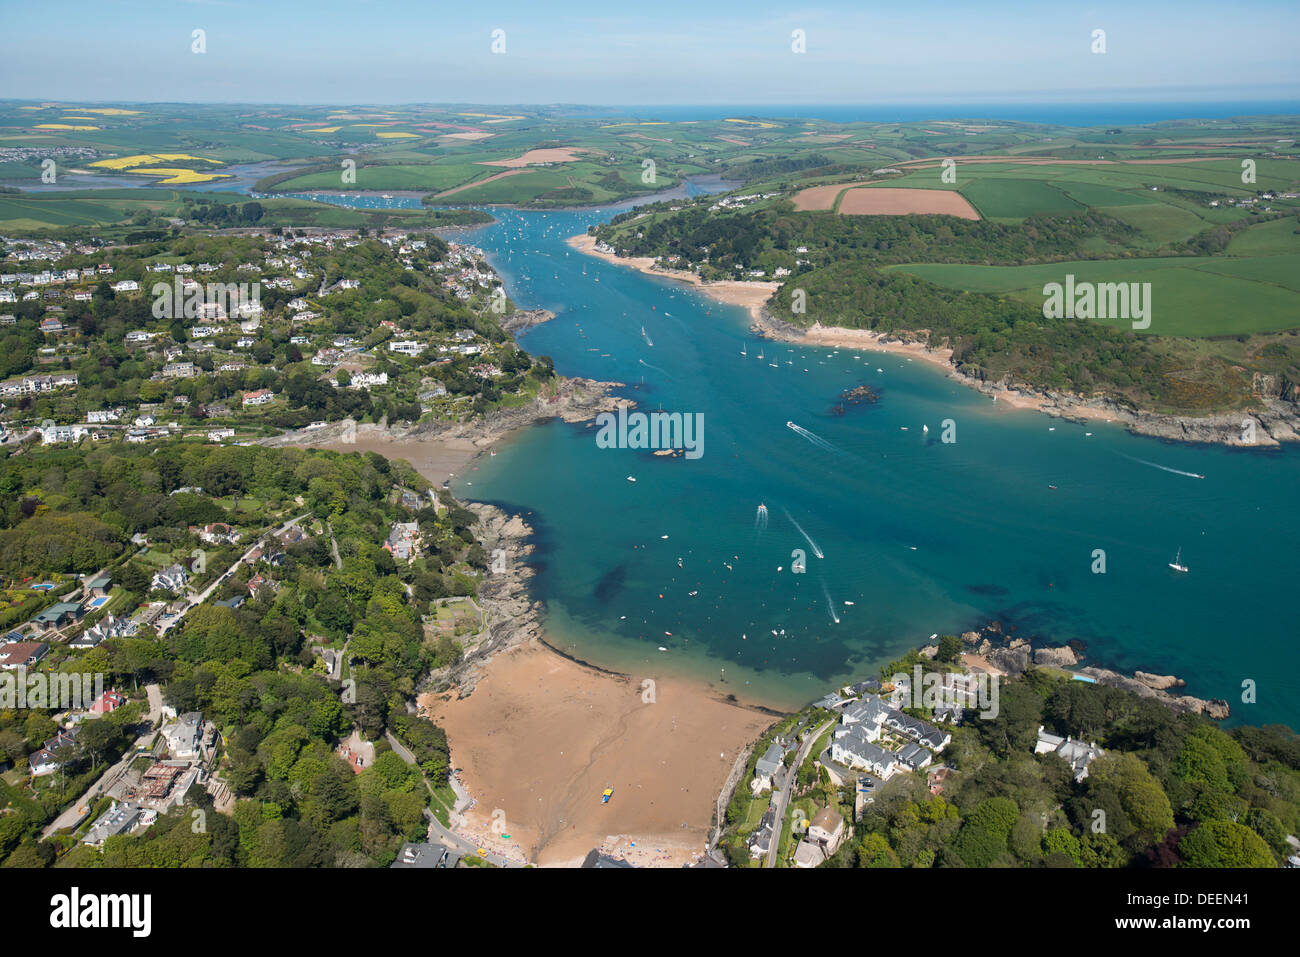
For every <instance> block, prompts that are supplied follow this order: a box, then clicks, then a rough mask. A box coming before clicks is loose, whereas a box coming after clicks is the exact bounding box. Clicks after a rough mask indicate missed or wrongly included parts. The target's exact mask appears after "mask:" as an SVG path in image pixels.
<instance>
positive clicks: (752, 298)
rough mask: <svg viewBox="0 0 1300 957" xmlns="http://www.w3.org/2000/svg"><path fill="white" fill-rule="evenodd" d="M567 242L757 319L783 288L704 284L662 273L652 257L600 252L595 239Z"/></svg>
mask: <svg viewBox="0 0 1300 957" xmlns="http://www.w3.org/2000/svg"><path fill="white" fill-rule="evenodd" d="M565 242H567V243H568V244H569V246H571V247H572V248H574V249H576V250H578V252H580V253H583V254H585V255H587V256H594V257H595V258H597V259H603V260H605V262H607V263H613V264H614V265H616V266H629V267H631V268H632V269H638V270H640V271H641V272H643V273H647V274H648V275H651V276H663V277H664V278H666V279H676V280H679V281H681V282H686V283H690V284H691V285H692V286H696V287H698V288H699V290H700V292H702V293H704V294H705V295H706V296H709V297H710V298H712V299H716V300H718V302H725V303H727V304H729V305H732V306H744V307H745V308H747V309H748V310H749V311H750V314H751V315H754V316H757V315H758V312H759V310H761V309H762V308H763V304H764V303H766V302H767V301H768V300H769V299H771V298H772V293H774V292H776V291H777V290H778V289H780V288H781V284H780V283H779V282H742V281H740V280H735V279H723V280H718V281H716V282H705V281H704V280H702V279H701V278H700V277H699V276H697V275H695V273H693V272H687V271H685V270H684V269H662V268H660V267H659V265H658V264H657V263H656V262H655V261H654V260H653V259H651V258H650V257H649V256H615V255H614V254H613V253H606V252H599V251H597V249H596V237H594V236H589V235H587V234H586V233H583V234H581V235H578V236H570V237H569V238H568V239H567V240H565Z"/></svg>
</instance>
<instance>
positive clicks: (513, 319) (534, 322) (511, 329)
mask: <svg viewBox="0 0 1300 957" xmlns="http://www.w3.org/2000/svg"><path fill="white" fill-rule="evenodd" d="M554 318H555V313H553V312H551V311H550V310H549V309H517V310H515V311H514V312H512V313H511V314H510V315H508V316H506V318H505V319H504V320H503V321H502V323H501V328H502V329H504V330H505V331H506V332H508V333H510V334H511V335H512V336H518V335H519V333H521V332H527V331H528V330H529V329H531V328H532V327H533V326H540V325H541V324H542V323H543V322H550V321H551V320H552V319H554Z"/></svg>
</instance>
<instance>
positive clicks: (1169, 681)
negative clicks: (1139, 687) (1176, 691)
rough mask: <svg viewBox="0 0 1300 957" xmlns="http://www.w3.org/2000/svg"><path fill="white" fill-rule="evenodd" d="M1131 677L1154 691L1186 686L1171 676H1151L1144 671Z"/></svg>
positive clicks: (1179, 679)
mask: <svg viewBox="0 0 1300 957" xmlns="http://www.w3.org/2000/svg"><path fill="white" fill-rule="evenodd" d="M1133 677H1134V678H1136V679H1137V680H1138V681H1140V682H1142V683H1143V684H1144V685H1146V686H1147V687H1148V688H1151V689H1153V690H1155V691H1167V690H1168V689H1170V688H1181V687H1182V686H1183V685H1185V684H1187V682H1186V681H1184V680H1183V679H1182V678H1177V677H1175V676H1173V675H1153V674H1148V673H1147V672H1145V671H1135V672H1133Z"/></svg>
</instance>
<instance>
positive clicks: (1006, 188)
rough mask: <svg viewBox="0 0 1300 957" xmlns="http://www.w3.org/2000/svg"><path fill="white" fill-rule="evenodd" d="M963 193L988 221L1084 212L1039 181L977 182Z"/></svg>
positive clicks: (1003, 180) (1061, 194) (963, 190)
mask: <svg viewBox="0 0 1300 957" xmlns="http://www.w3.org/2000/svg"><path fill="white" fill-rule="evenodd" d="M960 192H961V194H962V195H963V196H965V197H966V198H967V199H969V200H970V201H971V205H973V206H974V207H975V208H976V209H977V210H979V214H980V215H981V216H983V217H984V218H986V219H1024V218H1025V217H1026V216H1033V215H1034V214H1035V213H1071V212H1075V211H1077V210H1081V209H1083V205H1081V204H1080V203H1076V202H1075V201H1074V200H1072V199H1070V197H1069V196H1067V195H1065V193H1063V192H1061V191H1060V190H1059V189H1056V188H1055V187H1053V186H1052V185H1050V184H1049V183H1046V182H1043V181H1042V180H1037V179H995V178H992V177H989V178H986V179H977V180H975V181H974V182H972V183H969V184H968V185H966V186H963V187H962V188H961V191H960Z"/></svg>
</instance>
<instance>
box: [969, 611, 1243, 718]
mask: <svg viewBox="0 0 1300 957" xmlns="http://www.w3.org/2000/svg"><path fill="white" fill-rule="evenodd" d="M1014 631H1015V626H1014V625H1013V626H1010V627H1008V628H1006V629H1004V628H1003V626H1002V623H1001V622H998V621H992V622H989V623H988V624H986V625H985V626H984V627H983V628H981V629H980V630H979V631H968V632H965V633H963V634H962V636H961V639H962V643H963V644H965V645H967V646H973V647H971V650H972V651H973V652H974V653H975V654H978V655H980V656H982V657H983V658H984V660H985V661H987V662H988V663H989V664H990V665H992V666H993V667H994V668H996V669H998V670H1000V671H1003V672H1006V673H1007V674H1009V675H1019V674H1023V673H1024V672H1025V671H1027V670H1028V669H1029V667H1030V666H1031V664H1033V665H1040V666H1045V667H1054V668H1062V669H1065V670H1067V671H1069V672H1071V673H1072V674H1077V675H1081V676H1083V677H1086V678H1091V679H1092V680H1094V681H1096V682H1097V683H1098V684H1103V685H1109V686H1111V687H1113V688H1122V689H1124V690H1125V691H1129V692H1132V693H1133V694H1135V695H1138V696H1140V697H1143V698H1154V699H1155V700H1157V701H1159V702H1161V703H1162V704H1164V705H1166V706H1168V707H1170V708H1172V709H1173V710H1175V711H1178V712H1191V713H1193V714H1203V715H1206V716H1207V717H1210V718H1214V719H1215V720H1222V719H1224V718H1227V717H1228V715H1229V713H1230V712H1229V708H1228V703H1227V702H1226V701H1223V700H1220V699H1217V698H1210V699H1207V698H1197V697H1194V696H1193V695H1184V694H1172V693H1171V689H1177V688H1182V687H1183V686H1184V685H1185V684H1186V682H1184V681H1183V679H1182V678H1179V677H1178V676H1176V675H1157V674H1152V673H1150V672H1146V671H1137V672H1134V674H1133V675H1132V676H1129V675H1124V674H1120V673H1119V672H1118V671H1112V670H1110V669H1109V668H1098V667H1096V666H1091V665H1090V666H1088V667H1085V668H1079V667H1077V665H1078V664H1079V662H1080V661H1082V660H1083V658H1084V654H1083V649H1084V646H1083V643H1082V642H1079V641H1072V642H1070V644H1068V645H1059V646H1053V645H1046V646H1043V647H1040V648H1034V647H1032V644H1031V642H1030V641H1028V640H1027V639H1024V638H1011V639H1009V640H1008V638H1007V634H1008V633H1010V632H1014Z"/></svg>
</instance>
